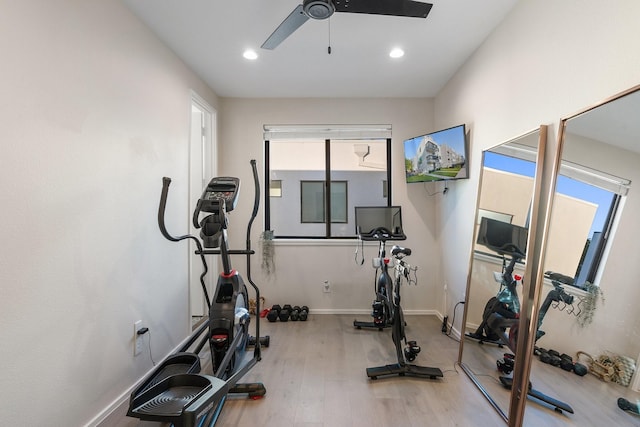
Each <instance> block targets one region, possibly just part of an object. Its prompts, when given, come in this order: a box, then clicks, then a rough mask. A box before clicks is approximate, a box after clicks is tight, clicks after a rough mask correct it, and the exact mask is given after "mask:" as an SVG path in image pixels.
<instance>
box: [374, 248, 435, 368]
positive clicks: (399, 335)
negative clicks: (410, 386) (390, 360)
mask: <svg viewBox="0 0 640 427" xmlns="http://www.w3.org/2000/svg"><path fill="white" fill-rule="evenodd" d="M391 255H392V257H393V259H394V260H395V263H394V267H393V268H394V272H395V278H394V280H393V281H389V282H388V285H390V286H387V288H386V291H387V293H388V294H389V295H390V298H391V302H392V311H391V313H392V321H391V325H392V326H391V327H392V330H391V331H392V332H391V338H392V340H393V344H394V346H395V349H396V356H397V360H398V363H394V364H391V365H384V366H378V367H374V368H367V376H368V377H369V378H371V379H372V380H375V379H377V378H378V377H381V376H389V375H399V376H401V377H403V376H413V377H421V378H430V379H436V378H438V377H442V376H443V374H442V371H441V370H440V369H439V368H430V367H425V366H418V365H413V364H410V363H408V362H413V361H414V360H415V359H416V356H417V355H418V353H420V346H419V345H418V344H417V343H416V341H408V340H407V337H406V336H405V330H404V329H405V322H404V314H403V312H402V307H401V306H400V289H401V286H402V282H403V281H404V280H406V281H407V283H410V282H411V279H410V274H411V272H412V271H415V269H412V267H411V265H410V264H409V263H408V262H407V261H406V260H404V258H405V257H407V256H409V255H411V249H409V248H403V247H400V246H393V247H392V248H391Z"/></svg>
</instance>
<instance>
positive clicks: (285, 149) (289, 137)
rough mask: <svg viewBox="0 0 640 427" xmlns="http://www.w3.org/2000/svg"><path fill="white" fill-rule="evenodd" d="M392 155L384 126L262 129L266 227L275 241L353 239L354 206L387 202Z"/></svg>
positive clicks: (384, 204) (385, 126)
mask: <svg viewBox="0 0 640 427" xmlns="http://www.w3.org/2000/svg"><path fill="white" fill-rule="evenodd" d="M390 152H391V128H390V126H388V125H384V126H381V127H367V126H345V125H340V126H339V127H337V128H336V127H330V126H278V127H277V128H276V127H271V126H265V176H266V180H268V182H269V185H268V188H269V189H270V190H269V196H270V197H268V198H267V200H266V201H265V229H266V230H273V235H274V238H275V239H278V238H345V237H355V236H356V230H355V218H354V214H353V213H354V208H355V206H390V204H391V200H392V199H391V167H390V161H391V155H390ZM276 182H278V184H277V186H278V188H279V191H278V193H277V194H278V196H277V197H276V193H274V192H272V189H273V188H274V186H275V185H276V184H274V183H276ZM381 183H382V187H383V188H382V191H381V189H380V186H381Z"/></svg>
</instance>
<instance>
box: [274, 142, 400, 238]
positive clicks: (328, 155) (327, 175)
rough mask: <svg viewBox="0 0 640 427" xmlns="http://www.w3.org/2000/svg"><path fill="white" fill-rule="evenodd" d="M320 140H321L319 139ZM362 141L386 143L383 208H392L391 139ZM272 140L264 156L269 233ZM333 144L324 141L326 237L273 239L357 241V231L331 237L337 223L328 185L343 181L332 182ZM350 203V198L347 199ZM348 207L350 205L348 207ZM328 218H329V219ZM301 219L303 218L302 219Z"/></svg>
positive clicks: (289, 236) (288, 236)
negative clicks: (333, 220)
mask: <svg viewBox="0 0 640 427" xmlns="http://www.w3.org/2000/svg"><path fill="white" fill-rule="evenodd" d="M318 139H319V140H320V139H321V138H318ZM335 139H336V140H339V141H343V140H345V138H340V137H336V138H335ZM360 139H361V140H366V141H371V140H381V141H384V142H385V145H386V181H387V197H386V204H385V205H381V206H387V207H391V206H392V200H393V199H392V180H391V175H392V173H391V169H392V161H391V160H392V159H391V148H392V147H391V137H384V138H380V137H377V138H375V137H370V138H366V137H362V138H360ZM350 140H352V141H358V139H355V138H354V139H351V138H350ZM271 142H272V141H271V139H265V140H264V154H265V157H264V158H265V160H264V181H265V185H264V188H265V190H264V200H265V203H264V206H265V209H264V231H268V230H271V202H270V195H269V191H270V185H269V183H270V182H271V178H270V172H271V151H270V144H271ZM331 142H332V139H330V138H325V139H324V155H325V170H324V172H325V175H324V180H323V182H324V183H325V193H324V194H325V221H324V223H325V234H324V236H297V235H282V236H277V235H275V234H274V237H273V239H274V240H278V239H313V240H318V239H321V240H330V239H357V235H356V234H355V230H354V232H353V235H349V236H332V235H331V225H332V224H335V222H332V221H331V214H330V213H331V197H327V194H331V192H330V191H326V190H327V183H330V182H331V181H342V180H332V179H331ZM347 197H348V184H347ZM347 201H348V198H347ZM347 206H348V205H347ZM327 212H328V213H329V215H326V213H327ZM327 217H328V218H327ZM300 218H301V217H300ZM348 218H349V216H348V209H347V220H348Z"/></svg>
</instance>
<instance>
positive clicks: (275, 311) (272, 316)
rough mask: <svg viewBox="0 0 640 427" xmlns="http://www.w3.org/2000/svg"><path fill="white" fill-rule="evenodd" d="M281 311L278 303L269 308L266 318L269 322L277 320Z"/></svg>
mask: <svg viewBox="0 0 640 427" xmlns="http://www.w3.org/2000/svg"><path fill="white" fill-rule="evenodd" d="M281 311H282V307H280V305H279V304H276V305H274V306H272V307H271V310H270V311H269V313H268V314H267V320H268V321H269V322H275V321H276V320H278V317H279V316H280V312H281Z"/></svg>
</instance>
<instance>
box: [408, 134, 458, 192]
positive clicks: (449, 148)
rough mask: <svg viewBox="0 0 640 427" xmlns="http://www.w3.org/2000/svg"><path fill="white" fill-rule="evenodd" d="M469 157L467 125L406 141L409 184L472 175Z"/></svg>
mask: <svg viewBox="0 0 640 427" xmlns="http://www.w3.org/2000/svg"><path fill="white" fill-rule="evenodd" d="M468 159H469V153H468V144H467V133H466V129H465V125H464V124H462V125H458V126H454V127H451V128H448V129H443V130H439V131H437V132H432V133H427V134H425V135H420V136H416V137H414V138H410V139H407V140H405V141H404V163H405V176H406V180H407V183H412V182H432V181H446V180H453V179H465V178H468V177H469V171H468Z"/></svg>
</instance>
